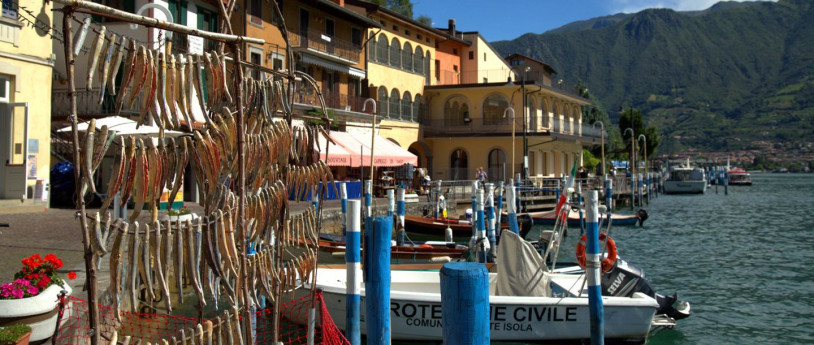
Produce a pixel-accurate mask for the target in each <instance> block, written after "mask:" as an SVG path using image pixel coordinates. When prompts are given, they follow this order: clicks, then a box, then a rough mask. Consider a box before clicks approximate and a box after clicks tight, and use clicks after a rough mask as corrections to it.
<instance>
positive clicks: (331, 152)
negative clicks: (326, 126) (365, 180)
mask: <svg viewBox="0 0 814 345" xmlns="http://www.w3.org/2000/svg"><path fill="white" fill-rule="evenodd" d="M333 134H334V133H331V137H332V139H334V141H336V139H335V138H333ZM318 137H319V138H318V140H319V147H315V148H314V150H316V151H318V152H319V160H321V161H324V162H325V163H327V164H328V166H332V167H333V166H339V167H350V166H358V165H359V162H360V161H361V160H362V157H359V156H358V155H354V154H351V152H348V150H347V149H345V148H344V147H343V146H341V145H339V143H338V142H337V144H333V143H331V142H329V141H328V140H326V139H325V136H323V135H322V134H320V135H319V136H318ZM326 152H327V154H328V157H327V159H326V157H325V154H326Z"/></svg>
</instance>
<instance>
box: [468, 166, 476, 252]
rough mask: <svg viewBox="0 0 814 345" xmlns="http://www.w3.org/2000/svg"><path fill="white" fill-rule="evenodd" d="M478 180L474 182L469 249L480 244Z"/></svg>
mask: <svg viewBox="0 0 814 345" xmlns="http://www.w3.org/2000/svg"><path fill="white" fill-rule="evenodd" d="M476 195H478V180H473V181H472V219H470V221H471V222H472V237H470V238H469V248H475V244H476V243H478V201H477V196H476Z"/></svg>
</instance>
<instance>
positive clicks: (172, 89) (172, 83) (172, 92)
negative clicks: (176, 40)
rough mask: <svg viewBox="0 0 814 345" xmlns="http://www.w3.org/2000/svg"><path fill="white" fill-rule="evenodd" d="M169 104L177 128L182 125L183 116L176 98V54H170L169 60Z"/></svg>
mask: <svg viewBox="0 0 814 345" xmlns="http://www.w3.org/2000/svg"><path fill="white" fill-rule="evenodd" d="M167 82H168V84H167V105H168V106H169V107H170V115H172V123H173V125H174V126H175V128H180V127H181V121H180V118H181V116H180V115H179V114H178V112H179V110H178V106H177V105H176V102H175V99H176V95H177V90H176V89H177V85H176V71H175V56H174V55H172V54H170V55H169V56H168V60H167Z"/></svg>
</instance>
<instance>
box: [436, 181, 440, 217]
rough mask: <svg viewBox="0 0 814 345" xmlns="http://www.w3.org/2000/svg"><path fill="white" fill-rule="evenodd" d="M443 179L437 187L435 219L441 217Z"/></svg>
mask: <svg viewBox="0 0 814 345" xmlns="http://www.w3.org/2000/svg"><path fill="white" fill-rule="evenodd" d="M440 201H441V180H438V186H437V187H435V219H438V218H440V217H441V214H440V213H441V205H440Z"/></svg>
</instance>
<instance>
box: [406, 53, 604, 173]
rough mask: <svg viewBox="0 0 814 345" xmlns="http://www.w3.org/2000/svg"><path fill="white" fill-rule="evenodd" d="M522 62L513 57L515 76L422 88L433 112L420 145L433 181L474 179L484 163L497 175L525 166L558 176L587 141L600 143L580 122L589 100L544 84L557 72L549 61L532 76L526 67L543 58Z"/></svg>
mask: <svg viewBox="0 0 814 345" xmlns="http://www.w3.org/2000/svg"><path fill="white" fill-rule="evenodd" d="M512 61H515V60H512ZM522 61H523V63H511V65H512V68H513V69H514V71H516V73H515V74H516V75H515V78H514V80H513V81H512V80H509V81H502V82H487V83H483V82H482V83H472V84H461V85H435V86H428V87H425V89H424V92H425V95H426V97H427V99H428V103H429V108H428V114H429V118H428V120H427V121H426V122H424V123H422V129H423V135H422V140H421V145H423V146H425V147H427V148H428V150H429V151H430V152H432V163H431V164H430V171H431V174H432V178H433V179H442V180H450V179H453V180H466V179H473V178H474V177H475V171H476V170H477V169H478V168H480V167H483V168H484V169H486V171H487V175H488V176H489V180H492V181H505V180H507V179H508V178H511V177H513V176H514V175H515V174H517V173H521V172H523V170H524V168H525V167H527V168H528V174H527V175H524V176H529V177H532V178H534V177H561V176H563V174H567V173H568V172H569V171H570V167H571V166H572V165H573V164H574V162H575V161H576V162H577V163H578V164H579V163H580V162H581V159H582V158H581V153H582V147H583V146H584V145H594V144H595V143H597V142H598V140H599V139H598V138H597V137H598V135H595V134H594V133H593V132H590V134H589V131H583V126H582V112H581V109H582V106H584V105H590V104H591V103H590V101H589V100H587V99H585V98H582V97H579V96H577V95H576V94H575V93H573V92H571V91H569V90H564V89H560V88H558V87H552V86H551V85H550V82H549V83H545V81H550V80H551V74H552V73H554V71H553V69H550V67H548V69H545V68H539V67H538V68H537V69H536V70H538V71H542V72H541V73H539V74H540V75H539V78H534V77H533V76H529V75H528V74H527V72H526V69H525V67H526V65H533V64H542V62H539V61H536V60H533V59H528V58H525V57H524V59H522ZM546 66H547V65H546ZM506 68H509V67H508V66H507V67H506ZM490 70H494V68H492V69H490ZM530 70H531V68H529V71H530ZM521 75H522V76H521ZM517 76H521V79H520V80H518V78H517ZM524 94H525V95H526V100H525V112H524V111H523V109H524V100H523V95H524ZM524 138H525V140H524ZM525 157H528V158H525ZM526 159H527V160H528V165H525V164H524V162H525V161H526Z"/></svg>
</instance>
